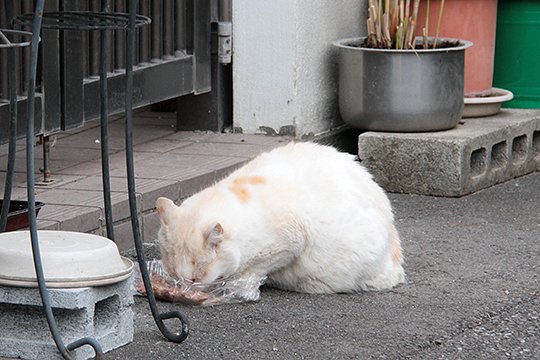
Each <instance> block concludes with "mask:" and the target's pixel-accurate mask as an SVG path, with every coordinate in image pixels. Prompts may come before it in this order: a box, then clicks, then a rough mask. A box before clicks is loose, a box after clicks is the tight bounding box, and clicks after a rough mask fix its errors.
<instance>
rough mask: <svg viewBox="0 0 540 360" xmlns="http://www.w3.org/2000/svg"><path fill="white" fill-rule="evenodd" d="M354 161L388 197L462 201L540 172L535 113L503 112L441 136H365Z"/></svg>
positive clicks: (539, 115)
mask: <svg viewBox="0 0 540 360" xmlns="http://www.w3.org/2000/svg"><path fill="white" fill-rule="evenodd" d="M358 155H359V157H360V159H361V160H362V163H363V164H364V165H365V166H366V167H367V168H368V169H369V170H370V172H371V173H372V174H373V176H374V178H375V180H376V181H377V182H378V183H379V184H380V185H381V186H382V187H383V188H384V189H385V190H387V191H390V192H403V193H411V194H420V195H436V196H462V195H466V194H469V193H472V192H475V191H478V190H480V189H484V188H486V187H489V186H492V185H495V184H497V183H500V182H503V181H506V180H509V179H512V178H515V177H517V176H522V175H525V174H528V173H531V172H533V171H537V170H540V111H539V110H510V109H504V110H503V111H501V112H500V113H499V114H497V115H496V116H491V117H485V118H474V119H465V120H464V121H462V122H461V123H460V124H459V125H458V126H457V127H456V128H454V129H451V130H448V131H440V132H430V133H382V132H366V133H363V134H361V135H360V136H359V138H358Z"/></svg>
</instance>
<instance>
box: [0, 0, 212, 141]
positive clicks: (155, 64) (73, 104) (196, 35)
mask: <svg viewBox="0 0 540 360" xmlns="http://www.w3.org/2000/svg"><path fill="white" fill-rule="evenodd" d="M4 1H13V3H14V6H15V10H14V11H15V14H14V15H17V14H21V13H25V12H30V11H31V9H32V7H33V1H31V0H22V1H14V0H0V9H1V10H0V28H5V27H9V26H10V25H9V23H10V22H9V19H8V15H7V14H5V11H4ZM100 2H101V1H100V0H77V1H74V0H47V1H46V3H45V7H46V8H45V11H46V12H48V11H70V10H77V11H100ZM211 3H212V0H139V10H138V13H139V14H141V15H146V16H148V17H150V18H151V19H152V23H151V24H150V26H147V27H142V28H140V29H139V30H138V33H137V55H136V57H137V58H136V59H135V64H136V66H135V68H134V79H133V80H134V94H133V102H134V106H135V107H140V106H144V105H148V104H152V103H156V102H159V101H162V100H166V99H170V98H175V97H178V96H181V95H186V94H201V93H205V92H208V91H210V90H211V54H210V51H211V46H210V43H211V34H210V31H211V26H210V21H211V8H212V6H211ZM126 4H129V0H110V1H109V9H110V11H113V12H126V11H127V9H126V6H127V5H126ZM23 30H26V29H23ZM124 37H125V35H124V32H123V31H114V34H112V36H111V51H110V56H109V74H108V91H109V96H108V99H109V112H110V113H111V114H113V113H118V112H121V111H123V106H124V105H123V101H124V97H123V93H124V89H123V87H124V81H123V78H124V70H123V66H124V65H123V64H124V53H125V49H124V46H125V39H124ZM41 38H42V40H41V49H40V54H41V59H40V67H39V74H38V84H37V89H38V93H37V94H36V97H37V98H38V101H36V134H44V135H47V134H51V133H54V132H56V131H59V130H67V129H72V128H76V127H78V126H81V125H82V124H83V123H84V121H87V120H92V119H96V118H98V117H99V106H98V105H97V104H99V75H98V73H99V63H98V51H99V33H98V32H96V31H90V32H80V31H63V32H59V31H56V30H46V29H43V31H42V37H41ZM6 58H7V56H6V54H1V53H0V144H1V143H4V142H6V140H7V134H8V130H7V129H8V124H9V123H8V121H9V116H8V106H7V101H4V99H7V98H8V94H7V76H6V71H7V60H6ZM27 59H28V55H26V54H25V53H20V54H19V55H18V62H19V72H20V76H19V77H18V78H19V79H20V84H19V87H18V89H19V95H20V96H21V97H20V105H19V109H20V112H19V118H20V121H19V124H20V125H21V126H19V127H18V128H19V132H20V133H21V134H22V131H23V129H24V126H23V121H24V113H25V111H24V109H25V105H24V103H25V100H24V93H25V84H26V76H25V69H26V67H27V65H26V61H27Z"/></svg>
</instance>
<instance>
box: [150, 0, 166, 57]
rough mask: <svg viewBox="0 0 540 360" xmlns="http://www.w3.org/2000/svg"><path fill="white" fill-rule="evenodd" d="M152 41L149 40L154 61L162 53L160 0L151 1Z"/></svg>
mask: <svg viewBox="0 0 540 360" xmlns="http://www.w3.org/2000/svg"><path fill="white" fill-rule="evenodd" d="M151 3H152V23H151V24H150V25H151V28H152V30H151V31H152V42H151V49H152V53H151V58H152V60H154V61H157V60H159V59H161V55H162V41H161V39H162V36H161V24H162V23H163V22H162V21H163V20H162V12H161V10H162V8H161V1H152V2H151Z"/></svg>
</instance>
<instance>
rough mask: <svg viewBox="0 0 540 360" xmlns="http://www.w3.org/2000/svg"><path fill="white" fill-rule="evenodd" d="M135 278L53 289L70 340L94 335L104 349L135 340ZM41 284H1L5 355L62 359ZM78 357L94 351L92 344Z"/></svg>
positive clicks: (0, 332) (0, 339)
mask: <svg viewBox="0 0 540 360" xmlns="http://www.w3.org/2000/svg"><path fill="white" fill-rule="evenodd" d="M131 284H132V280H131V279H128V280H124V281H121V282H119V283H116V284H112V285H107V286H97V287H85V288H74V289H49V295H50V299H51V305H52V307H53V313H54V316H55V320H56V322H57V324H58V328H59V329H60V331H61V336H62V341H63V342H64V344H65V345H67V344H69V343H71V342H72V341H75V340H77V339H80V338H83V337H87V336H89V337H94V338H95V339H96V340H97V341H98V343H99V344H100V345H101V347H102V350H103V352H108V351H110V350H112V349H115V348H118V347H120V346H122V345H125V344H128V343H130V342H131V341H132V340H133V312H132V309H131V305H132V304H133V296H132V292H131V291H132V290H131V286H132V285H131ZM41 304H42V303H41V298H40V296H39V292H38V289H36V288H19V287H7V286H0V357H2V356H5V357H17V358H18V357H20V358H23V359H61V358H62V357H61V355H60V353H59V352H58V350H57V348H56V345H55V344H54V342H53V339H52V336H51V333H50V331H49V327H48V325H47V321H46V318H45V315H44V313H43V309H42V306H41ZM72 355H73V359H88V358H92V357H93V356H94V351H93V350H92V348H91V347H89V346H83V347H81V348H79V349H77V350H75V351H74V352H73V353H72Z"/></svg>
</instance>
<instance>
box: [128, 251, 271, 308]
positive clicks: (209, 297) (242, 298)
mask: <svg viewBox="0 0 540 360" xmlns="http://www.w3.org/2000/svg"><path fill="white" fill-rule="evenodd" d="M146 265H147V266H148V272H149V274H150V279H151V282H152V289H153V290H154V295H155V296H156V298H157V299H160V300H165V301H170V302H180V303H184V304H193V305H218V304H225V303H237V302H246V301H257V300H258V299H259V296H260V293H261V292H260V290H259V287H260V286H261V285H263V284H264V282H265V280H266V277H263V278H260V277H256V276H250V277H247V278H236V279H230V280H220V281H216V282H214V283H210V284H202V283H197V282H193V281H191V280H188V279H184V278H180V279H176V278H174V277H172V276H170V275H169V274H167V272H166V271H165V270H164V269H163V264H162V262H161V260H152V261H148V262H147V263H146ZM134 286H135V290H136V291H137V292H138V293H139V294H141V295H143V296H145V295H146V291H145V288H144V284H143V282H142V278H141V274H140V271H139V270H138V269H137V271H136V275H135V281H134Z"/></svg>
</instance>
